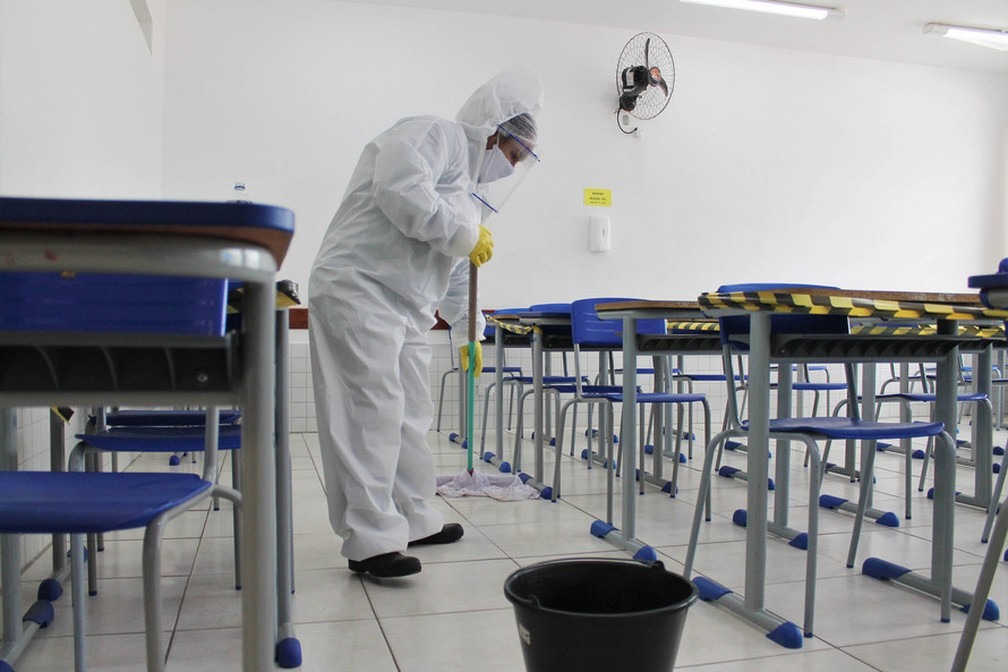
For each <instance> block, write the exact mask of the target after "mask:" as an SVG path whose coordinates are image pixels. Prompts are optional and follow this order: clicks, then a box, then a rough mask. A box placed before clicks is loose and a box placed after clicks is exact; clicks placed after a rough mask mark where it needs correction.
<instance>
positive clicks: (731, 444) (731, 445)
mask: <svg viewBox="0 0 1008 672" xmlns="http://www.w3.org/2000/svg"><path fill="white" fill-rule="evenodd" d="M742 447H743V445H742V444H741V443H739V442H738V441H725V442H724V449H725V450H738V449H739V448H742Z"/></svg>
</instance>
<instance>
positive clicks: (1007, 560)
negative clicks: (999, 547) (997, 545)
mask: <svg viewBox="0 0 1008 672" xmlns="http://www.w3.org/2000/svg"><path fill="white" fill-rule="evenodd" d="M1004 561H1005V562H1008V550H1006V551H1005V554H1004Z"/></svg>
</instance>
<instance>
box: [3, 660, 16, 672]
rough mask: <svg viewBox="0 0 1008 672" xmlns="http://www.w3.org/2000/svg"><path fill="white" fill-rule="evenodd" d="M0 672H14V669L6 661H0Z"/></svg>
mask: <svg viewBox="0 0 1008 672" xmlns="http://www.w3.org/2000/svg"><path fill="white" fill-rule="evenodd" d="M0 672H14V668H13V667H11V666H10V663H8V662H7V661H6V660H0Z"/></svg>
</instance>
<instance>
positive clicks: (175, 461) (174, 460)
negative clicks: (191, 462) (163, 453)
mask: <svg viewBox="0 0 1008 672" xmlns="http://www.w3.org/2000/svg"><path fill="white" fill-rule="evenodd" d="M180 462H181V460H179V456H178V455H172V456H171V457H169V458H168V466H170V467H177V466H178V465H179V463H180Z"/></svg>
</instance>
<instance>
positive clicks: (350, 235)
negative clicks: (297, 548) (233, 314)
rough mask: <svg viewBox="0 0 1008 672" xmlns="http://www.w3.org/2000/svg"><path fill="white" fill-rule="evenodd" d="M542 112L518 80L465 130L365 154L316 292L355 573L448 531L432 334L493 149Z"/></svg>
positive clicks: (312, 323) (469, 118)
mask: <svg viewBox="0 0 1008 672" xmlns="http://www.w3.org/2000/svg"><path fill="white" fill-rule="evenodd" d="M541 105H542V84H541V83H540V82H539V80H538V78H537V77H535V75H533V74H532V73H530V72H529V71H527V70H524V69H513V70H509V71H506V72H504V73H502V74H501V75H498V76H497V77H495V78H494V79H492V80H491V81H490V82H487V83H486V84H484V85H483V86H481V87H480V88H479V89H477V90H476V92H475V93H473V94H472V96H470V97H469V99H468V100H467V101H466V102H465V103H464V104H463V106H462V108H461V109H460V110H459V112H458V115H457V116H456V119H455V121H454V122H453V121H449V120H446V119H441V118H438V117H432V116H424V117H409V118H406V119H402V120H400V121H399V122H397V123H396V124H395V125H394V126H393V127H392V128H390V129H389V130H387V131H385V132H384V133H382V134H381V135H379V136H378V137H377V138H375V139H374V140H372V141H371V142H370V143H368V145H367V146H366V147H365V148H364V151H363V153H362V155H361V157H360V159H359V161H358V163H357V166H356V168H355V169H354V172H353V175H352V176H351V178H350V184H349V186H348V187H347V191H346V193H345V195H344V197H343V202H342V203H341V205H340V207H339V209H338V210H337V211H336V215H335V216H334V217H333V220H332V223H331V224H330V225H329V229H328V230H327V231H326V234H325V237H324V239H323V241H322V245H321V247H320V249H319V252H318V255H317V256H316V258H315V263H314V265H313V266H312V270H311V277H310V280H309V285H308V294H309V298H308V308H309V336H310V341H311V357H312V376H313V383H314V392H315V411H316V417H317V421H318V432H319V444H320V448H321V454H322V465H323V471H324V475H325V483H326V496H327V498H328V503H329V520H330V522H331V524H332V527H333V529H334V530H335V531H336V533H337V534H338V535H340V536H341V537H342V538H343V547H342V554H343V555H344V556H345V557H347V558H349V559H351V560H365V559H367V558H370V557H373V556H376V555H380V554H383V553H391V552H394V551H404V550H405V549H406V545H407V543H408V542H409V541H413V540H417V539H422V538H424V537H426V536H429V535H431V534H434V533H436V532H439V531H440V530H441V528H442V526H443V525H444V519H443V517H442V515H441V513H440V512H439V511H437V510H436V509H435V508H434V506H433V497H434V494H435V473H434V460H433V456H432V454H431V451H430V448H429V446H428V445H427V441H426V434H427V431H428V430H429V429H430V425H431V419H432V417H433V404H432V403H431V398H430V388H429V367H430V359H431V348H430V346H429V345H428V342H427V332H428V330H429V329H430V328H431V327H432V326H433V325H434V323H435V320H434V308H435V306H437V304H438V303H439V302H440V301H441V300H442V299H443V298H444V297H445V294H446V292H447V291H448V288H449V282H450V279H451V278H452V269H453V268H454V267H455V265H456V264H457V263H458V261H459V258H460V257H467V256H468V255H469V253H470V251H471V250H472V249H473V247H474V246H475V245H476V242H477V239H478V236H479V232H478V226H479V224H480V220H481V212H480V208H479V207H478V206H479V204H478V202H477V201H476V199H475V198H474V197H473V196H472V195H471V194H472V192H473V190H474V189H475V186H476V184H475V183H476V178H477V175H478V174H479V169H480V162H481V161H482V159H483V156H484V155H485V153H486V143H487V138H488V137H490V136H491V135H493V134H494V133H495V131H496V128H497V125H498V124H500V123H502V122H504V121H506V120H508V119H511V118H513V117H515V116H517V115H519V114H522V113H529V114H533V115H534V114H535V113H536V112H538V111H539V109H540V107H541ZM464 277H465V274H455V278H456V280H455V281H456V282H458V281H460V279H463V278H464Z"/></svg>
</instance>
